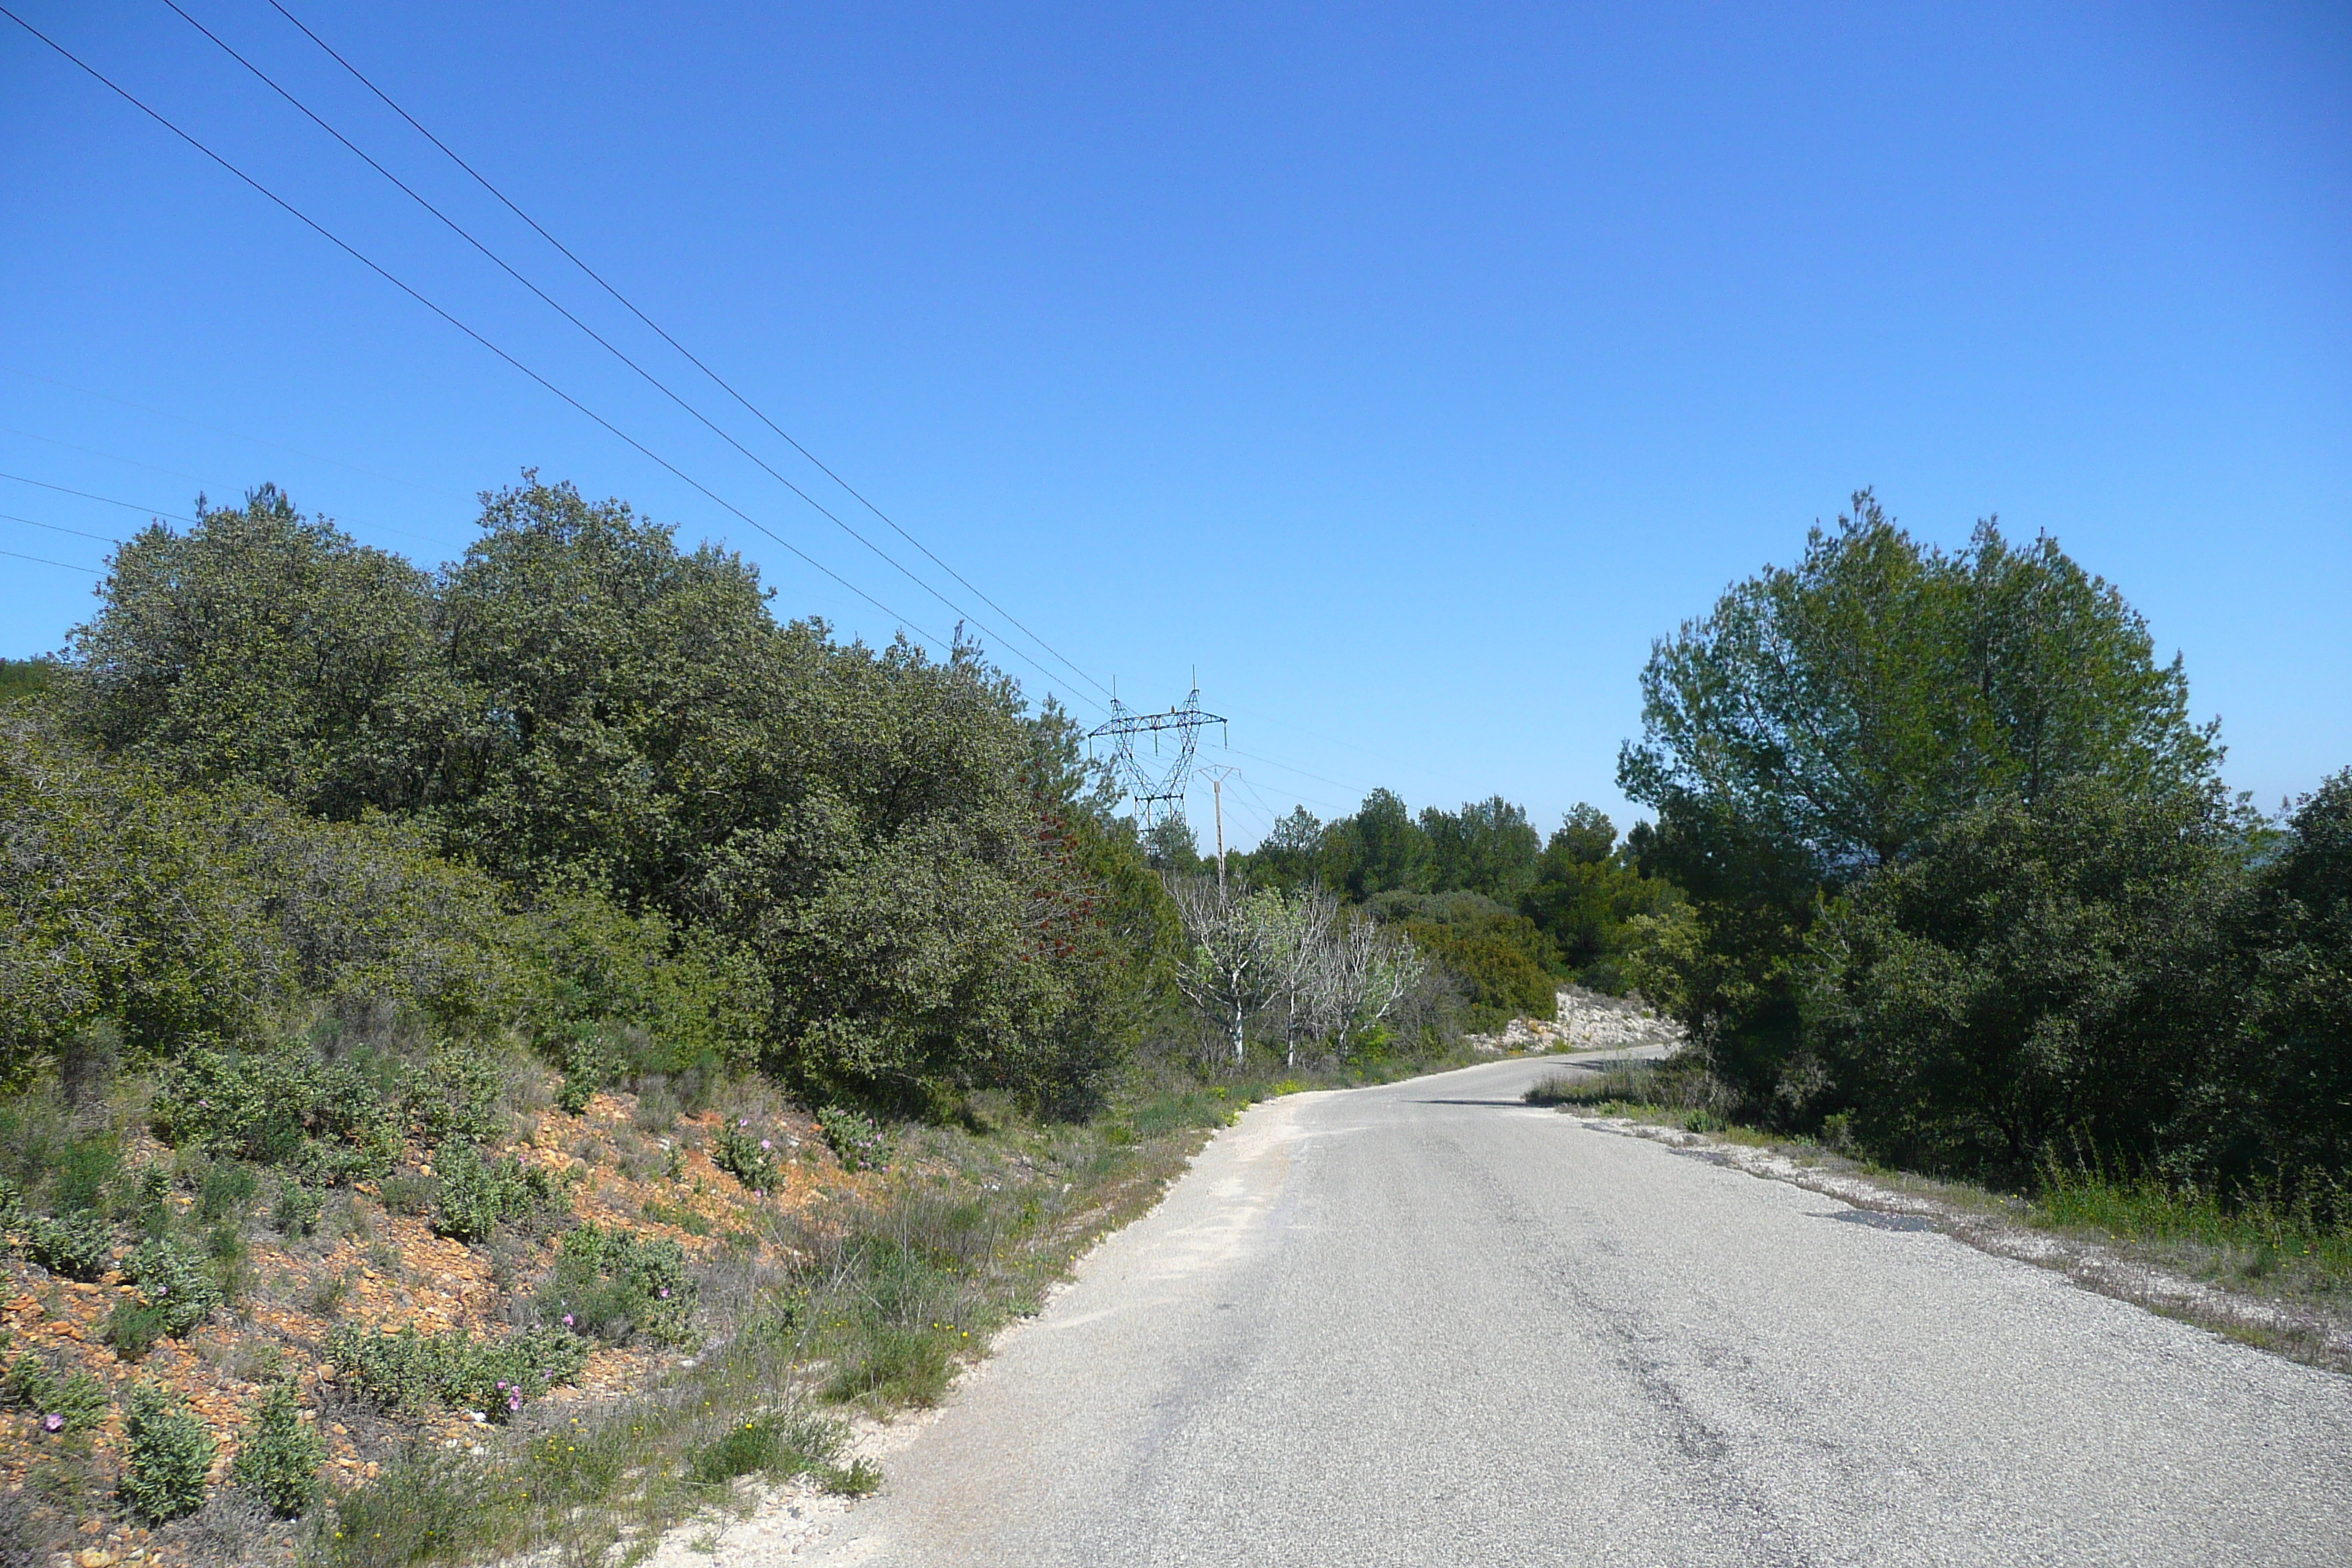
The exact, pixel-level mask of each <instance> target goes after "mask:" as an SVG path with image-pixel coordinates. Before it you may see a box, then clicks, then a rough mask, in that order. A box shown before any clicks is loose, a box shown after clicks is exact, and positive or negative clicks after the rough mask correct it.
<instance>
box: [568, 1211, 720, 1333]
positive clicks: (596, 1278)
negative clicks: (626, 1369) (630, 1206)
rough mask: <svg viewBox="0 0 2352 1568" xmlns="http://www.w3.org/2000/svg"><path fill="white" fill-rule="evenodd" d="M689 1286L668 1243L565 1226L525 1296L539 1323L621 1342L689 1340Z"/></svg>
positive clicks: (681, 1257)
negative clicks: (541, 1275) (549, 1263)
mask: <svg viewBox="0 0 2352 1568" xmlns="http://www.w3.org/2000/svg"><path fill="white" fill-rule="evenodd" d="M694 1300H695V1288H694V1282H693V1280H692V1279H688V1276H687V1272H686V1254H685V1253H684V1251H682V1250H681V1249H680V1248H679V1247H678V1245H677V1243H676V1242H674V1241H647V1240H644V1239H641V1238H639V1237H633V1236H630V1235H629V1234H627V1233H626V1232H625V1231H617V1230H605V1229H603V1228H601V1227H599V1226H593V1225H583V1226H575V1227H574V1228H573V1229H572V1230H569V1231H566V1232H565V1233H564V1236H563V1247H562V1251H561V1253H560V1254H559V1255H558V1256H557V1258H556V1261H555V1267H554V1268H551V1269H550V1270H548V1273H547V1278H546V1279H543V1280H541V1282H540V1286H539V1289H538V1290H537V1292H536V1293H535V1294H534V1295H533V1296H532V1298H531V1305H532V1310H533V1311H534V1313H535V1315H536V1316H537V1318H538V1320H539V1321H541V1322H542V1323H548V1324H556V1323H560V1324H561V1325H562V1327H564V1328H566V1329H570V1330H572V1331H573V1332H575V1333H582V1334H588V1335H592V1336H593V1337H594V1338H596V1339H600V1340H604V1341H605V1342H608V1343H613V1344H620V1343H623V1342H626V1341H628V1340H629V1339H631V1338H633V1337H635V1336H636V1335H639V1334H642V1335H644V1336H645V1337H646V1338H647V1339H650V1340H655V1341H657V1342H661V1343H664V1344H684V1343H686V1342H688V1341H690V1340H691V1339H692V1338H693V1332H692V1330H691V1328H690V1327H689V1323H690V1321H691V1319H692V1317H693V1314H694Z"/></svg>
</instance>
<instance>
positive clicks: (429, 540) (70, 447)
mask: <svg viewBox="0 0 2352 1568" xmlns="http://www.w3.org/2000/svg"><path fill="white" fill-rule="evenodd" d="M34 379H35V380H37V381H39V380H46V379H47V377H43V376H36V377H35V378H34ZM60 384H62V383H60ZM76 390H79V388H77V389H76ZM100 395H101V396H102V395H103V394H100ZM132 406H134V407H135V406H137V405H132ZM0 432H5V433H6V434H8V435H11V436H19V437H24V438H25V439H26V440H28V441H46V442H47V443H48V444H49V445H50V446H52V447H64V448H65V449H66V450H67V451H68V452H80V453H84V454H86V455H87V456H89V457H92V458H105V459H106V460H107V461H108V462H110V463H128V464H130V465H131V467H132V468H152V469H154V471H155V472H157V473H159V474H169V475H171V476H172V477H173V479H185V480H187V481H188V482H189V483H190V484H195V485H200V484H203V483H204V482H205V481H204V480H203V479H199V478H197V477H196V476H195V475H194V474H184V473H182V472H180V470H179V469H177V468H164V467H163V465H162V464H160V463H150V462H145V461H142V459H140V458H126V457H124V456H123V455H122V454H121V453H120V452H105V451H100V449H99V448H98V447H80V446H76V445H75V444H74V443H73V442H71V441H60V440H58V438H57V437H55V436H42V435H37V434H36V433H35V432H33V431H30V430H18V429H16V428H14V427H13V426H6V425H0ZM224 434H226V432H224ZM379 477H381V476H379ZM179 521H187V520H186V519H181V520H179ZM320 521H342V520H340V519H336V520H329V519H323V518H322V519H320ZM367 526H368V529H369V531H371V532H375V533H389V534H393V535H394V536H396V537H398V538H401V539H414V540H416V541H418V542H421V543H425V544H435V545H437V544H438V543H439V541H437V540H435V539H434V538H433V537H432V536H431V535H429V534H423V533H415V532H412V531H409V530H407V529H404V528H387V527H385V526H384V525H383V524H382V523H370V524H368V525H367ZM118 542H119V541H118Z"/></svg>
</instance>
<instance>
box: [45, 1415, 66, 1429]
mask: <svg viewBox="0 0 2352 1568" xmlns="http://www.w3.org/2000/svg"><path fill="white" fill-rule="evenodd" d="M65 1429H66V1418H65V1417H64V1416H62V1415H44V1416H42V1417H41V1430H42V1431H44V1432H62V1431H64V1430H65Z"/></svg>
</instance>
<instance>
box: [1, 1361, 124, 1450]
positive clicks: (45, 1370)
mask: <svg viewBox="0 0 2352 1568" xmlns="http://www.w3.org/2000/svg"><path fill="white" fill-rule="evenodd" d="M0 1398H5V1400H6V1401H7V1403H8V1404H10V1405H15V1406H16V1408H18V1409H19V1410H28V1411H30V1412H32V1413H33V1414H34V1415H38V1416H40V1417H41V1424H42V1426H43V1429H44V1430H46V1431H50V1432H58V1433H80V1432H90V1431H95V1430H96V1429H97V1427H98V1425H99V1423H100V1422H101V1421H103V1420H105V1419H106V1403H107V1401H106V1384H103V1383H100V1381H99V1380H98V1379H97V1378H96V1377H95V1376H93V1375H91V1374H90V1373H87V1372H76V1373H72V1374H70V1375H69V1376H66V1377H59V1376H58V1374H57V1369H56V1368H54V1367H52V1366H50V1365H49V1364H48V1363H47V1362H45V1361H43V1360H41V1359H40V1358H39V1357H38V1356H37V1355H35V1354H33V1353H32V1352H30V1351H26V1352H21V1353H19V1354H18V1355H17V1356H16V1359H15V1360H13V1361H11V1362H9V1363H7V1365H6V1366H5V1368H0ZM52 1418H54V1420H55V1423H56V1425H54V1426H51V1425H50V1421H51V1420H52Z"/></svg>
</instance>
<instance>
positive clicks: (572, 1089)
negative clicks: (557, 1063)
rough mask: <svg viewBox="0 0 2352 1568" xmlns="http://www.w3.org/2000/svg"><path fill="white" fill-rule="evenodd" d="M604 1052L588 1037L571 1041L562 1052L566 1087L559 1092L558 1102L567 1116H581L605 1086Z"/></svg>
mask: <svg viewBox="0 0 2352 1568" xmlns="http://www.w3.org/2000/svg"><path fill="white" fill-rule="evenodd" d="M604 1071H605V1064H604V1052H603V1051H602V1050H601V1049H599V1048H598V1047H597V1043H596V1041H594V1040H593V1039H591V1038H589V1037H585V1036H583V1037H581V1038H579V1039H576V1040H574V1041H572V1047H571V1048H570V1049H569V1050H567V1051H565V1052H564V1053H563V1085H562V1088H561V1089H558V1090H557V1091H556V1095H555V1103H556V1104H557V1105H558V1106H559V1107H560V1108H562V1111H563V1114H565V1115H566V1116H578V1115H581V1114H583V1112H585V1111H586V1110H587V1109H588V1102H589V1101H590V1100H593V1099H595V1098H596V1091H597V1090H598V1089H602V1088H604Z"/></svg>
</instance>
